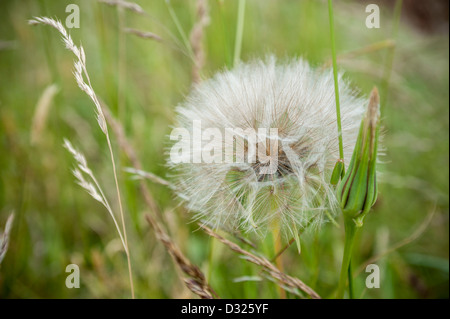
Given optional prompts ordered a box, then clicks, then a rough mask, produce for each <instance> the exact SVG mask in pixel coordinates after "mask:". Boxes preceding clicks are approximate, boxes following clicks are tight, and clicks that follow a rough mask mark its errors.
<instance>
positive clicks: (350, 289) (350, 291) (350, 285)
mask: <svg viewBox="0 0 450 319" xmlns="http://www.w3.org/2000/svg"><path fill="white" fill-rule="evenodd" d="M352 273H353V270H352V260H351V259H350V264H349V265H348V297H349V299H353V296H354V293H353V275H352Z"/></svg>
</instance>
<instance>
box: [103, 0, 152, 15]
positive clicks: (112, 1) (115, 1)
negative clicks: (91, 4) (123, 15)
mask: <svg viewBox="0 0 450 319" xmlns="http://www.w3.org/2000/svg"><path fill="white" fill-rule="evenodd" d="M98 1H99V2H101V3H104V4H107V5H109V6H114V7H120V8H124V9H126V10H130V11H133V12H136V13H139V14H145V11H144V9H142V8H141V6H140V5H138V4H137V3H134V2H129V1H123V0H98Z"/></svg>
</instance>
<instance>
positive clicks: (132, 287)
mask: <svg viewBox="0 0 450 319" xmlns="http://www.w3.org/2000/svg"><path fill="white" fill-rule="evenodd" d="M106 139H107V140H108V148H109V154H110V156H111V162H112V166H113V172H114V182H115V184H116V192H117V200H118V202H119V211H120V219H121V221H122V229H123V236H124V238H125V246H126V248H127V249H126V253H127V263H128V276H129V278H130V286H131V298H133V299H134V298H135V296H134V284H133V272H132V270H131V259H130V250H129V249H128V239H127V230H126V227H125V218H124V214H123V207H122V199H121V195H120V189H119V182H118V180H117V170H116V164H115V160H114V153H113V150H112V147H111V140H110V139H109V134H107V135H106Z"/></svg>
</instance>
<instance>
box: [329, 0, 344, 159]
mask: <svg viewBox="0 0 450 319" xmlns="http://www.w3.org/2000/svg"><path fill="white" fill-rule="evenodd" d="M328 15H329V19H330V38H331V55H332V60H333V77H334V95H335V97H336V117H337V127H338V138H339V157H340V159H342V160H344V143H343V141H342V124H341V108H340V103H339V84H338V71H337V62H336V45H335V37H334V18H333V1H332V0H328Z"/></svg>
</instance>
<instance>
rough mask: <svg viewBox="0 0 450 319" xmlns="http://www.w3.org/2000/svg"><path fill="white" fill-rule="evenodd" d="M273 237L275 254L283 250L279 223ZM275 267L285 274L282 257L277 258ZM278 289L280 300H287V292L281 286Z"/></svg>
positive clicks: (275, 226)
mask: <svg viewBox="0 0 450 319" xmlns="http://www.w3.org/2000/svg"><path fill="white" fill-rule="evenodd" d="M272 237H273V251H274V253H277V252H279V251H280V250H281V249H282V245H281V234H280V223H279V222H276V224H275V225H274V228H273V231H272ZM275 265H276V266H277V268H278V270H279V271H281V272H284V267H283V259H282V257H281V255H280V256H278V257H276V258H275ZM277 289H278V293H279V294H280V298H281V299H286V291H285V290H284V289H283V288H282V287H280V286H279V285H277Z"/></svg>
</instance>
